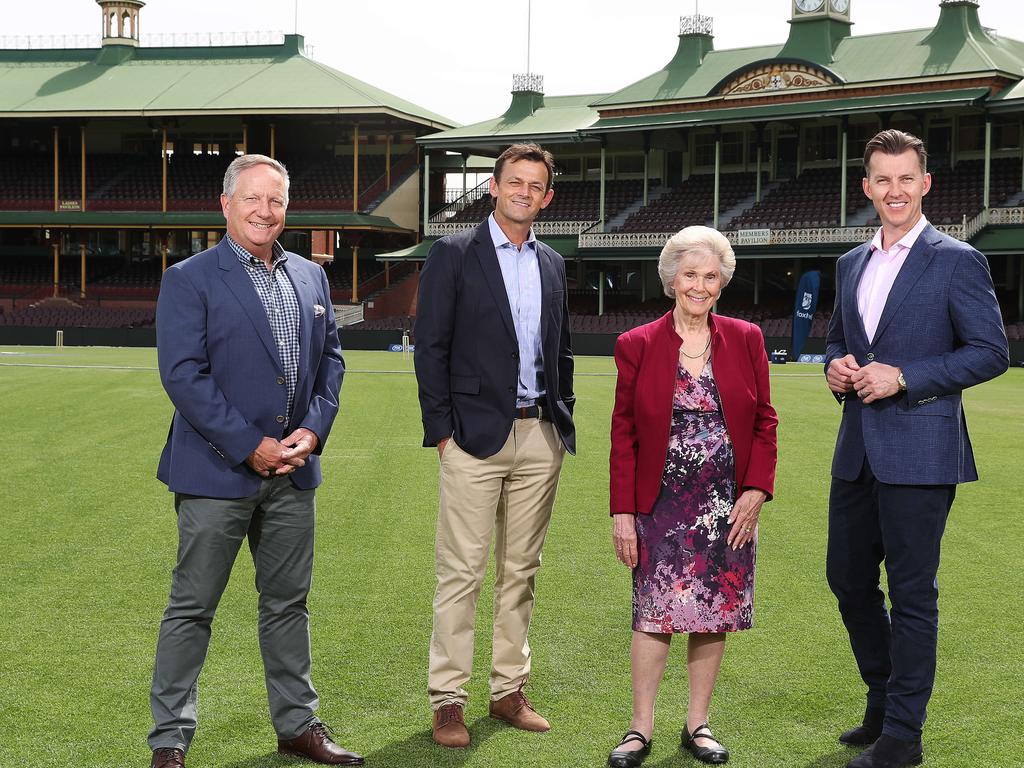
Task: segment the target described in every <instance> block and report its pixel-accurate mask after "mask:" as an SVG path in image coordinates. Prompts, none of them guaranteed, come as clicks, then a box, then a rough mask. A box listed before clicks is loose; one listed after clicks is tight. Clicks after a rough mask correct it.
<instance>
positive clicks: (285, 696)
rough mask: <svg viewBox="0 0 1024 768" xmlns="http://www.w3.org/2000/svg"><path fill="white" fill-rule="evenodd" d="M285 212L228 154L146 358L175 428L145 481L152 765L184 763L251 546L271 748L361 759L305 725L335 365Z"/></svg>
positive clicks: (262, 182) (273, 171)
mask: <svg viewBox="0 0 1024 768" xmlns="http://www.w3.org/2000/svg"><path fill="white" fill-rule="evenodd" d="M287 205H288V172H287V170H286V169H285V167H284V166H283V165H281V163H279V162H277V161H276V160H273V159H271V158H269V157H265V156H263V155H244V156H242V157H239V158H237V159H236V160H234V161H233V162H232V163H231V165H230V166H228V169H227V173H226V174H225V176H224V192H223V194H222V195H221V206H222V208H223V212H224V217H225V219H226V221H227V237H225V238H224V239H223V240H222V241H221V242H220V244H218V245H217V246H216V247H214V248H211V249H209V250H207V251H203V252H202V253H198V254H196V255H195V256H192V257H191V258H189V259H186V260H185V261H182V262H180V263H178V264H175V265H174V266H172V267H171V268H170V269H168V270H167V272H166V273H165V274H164V277H163V281H162V283H161V285H160V298H159V301H158V302H157V354H158V359H159V366H160V379H161V381H162V383H163V385H164V389H165V390H166V391H167V395H168V397H170V400H171V403H172V404H173V405H174V417H173V419H172V421H171V428H170V432H169V433H168V436H167V444H166V445H165V447H164V450H163V454H162V455H161V457H160V465H159V468H158V470H157V477H158V478H159V479H160V480H161V481H163V482H164V483H166V484H167V487H168V489H169V490H171V491H173V492H174V507H175V510H176V512H177V518H178V556H177V564H176V565H175V568H174V572H173V576H172V579H171V593H170V599H169V600H168V604H167V609H166V611H165V612H164V616H163V620H162V621H161V623H160V638H159V641H158V645H157V651H156V664H155V666H154V670H153V687H152V692H151V696H150V704H151V708H152V712H153V721H154V725H153V730H152V731H151V733H150V735H149V745H150V747H151V749H152V750H153V758H152V762H151V766H153V768H183V766H184V765H185V753H186V752H187V750H188V748H189V744H190V743H191V741H192V737H193V735H194V733H195V729H196V714H197V713H196V701H197V697H198V683H197V680H198V677H199V672H200V670H201V668H202V665H203V661H204V660H205V658H206V652H207V648H208V646H209V642H210V634H211V625H212V622H213V616H214V612H215V611H216V609H217V604H218V602H219V601H220V597H221V594H222V593H223V591H224V588H225V586H226V585H227V582H228V577H229V575H230V574H231V567H232V565H233V563H234V561H235V557H236V556H237V554H238V551H239V549H240V547H241V544H242V540H243V539H245V538H247V537H248V540H249V550H250V551H251V553H252V557H253V562H254V564H255V567H256V589H257V591H258V592H259V638H260V651H261V652H262V655H263V666H264V672H265V675H266V683H267V695H268V698H269V703H270V716H271V720H272V722H273V726H274V729H275V730H276V731H277V737H278V750H279V751H280V752H282V753H286V754H293V755H299V756H303V757H306V758H309V759H311V760H314V761H315V762H320V763H327V764H342V765H359V764H361V763H362V762H363V760H362V758H361V757H359V756H358V755H355V754H353V753H351V752H347V751H345V750H343V749H341V748H340V747H339V746H338V745H336V744H335V743H334V742H333V741H332V740H331V738H330V736H329V735H328V734H327V731H326V727H325V726H324V725H323V724H322V723H321V722H320V721H319V720H318V719H317V717H316V714H315V713H316V710H317V707H318V704H319V699H318V698H317V694H316V691H315V690H314V689H313V685H312V682H311V681H310V667H311V661H310V641H309V612H308V610H307V608H306V596H307V594H308V593H309V588H310V583H311V579H312V568H313V528H314V525H313V523H314V505H315V499H314V495H315V489H316V487H317V486H318V485H319V484H320V480H321V476H320V458H319V455H320V452H321V451H322V450H323V447H324V443H325V442H326V441H327V436H328V434H329V433H330V431H331V425H332V424H333V423H334V418H335V416H336V415H337V413H338V393H339V390H340V388H341V379H342V376H343V374H344V362H343V360H342V357H341V346H340V344H339V341H338V331H337V327H336V326H335V322H334V312H333V310H332V307H331V296H330V289H329V287H328V284H327V278H326V275H325V274H324V271H323V269H321V268H320V267H319V266H318V265H316V264H314V263H313V262H311V261H308V260H306V259H303V258H302V257H300V256H297V255H296V254H294V253H287V252H285V250H284V249H283V248H282V247H281V245H280V244H279V243H278V242H277V239H278V236H279V235H280V234H281V232H282V230H283V229H284V222H285V211H286V209H287Z"/></svg>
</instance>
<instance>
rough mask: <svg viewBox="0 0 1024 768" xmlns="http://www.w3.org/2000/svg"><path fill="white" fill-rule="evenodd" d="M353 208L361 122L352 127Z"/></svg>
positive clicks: (356, 207) (355, 207) (356, 194)
mask: <svg viewBox="0 0 1024 768" xmlns="http://www.w3.org/2000/svg"><path fill="white" fill-rule="evenodd" d="M352 210H353V211H358V210H359V123H356V124H355V125H354V127H353V129H352ZM352 287H353V288H355V286H352ZM353 301H355V299H353Z"/></svg>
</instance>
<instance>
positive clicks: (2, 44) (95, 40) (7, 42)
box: [0, 35, 102, 50]
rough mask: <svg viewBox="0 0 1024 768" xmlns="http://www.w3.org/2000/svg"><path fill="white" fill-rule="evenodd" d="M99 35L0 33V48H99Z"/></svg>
mask: <svg viewBox="0 0 1024 768" xmlns="http://www.w3.org/2000/svg"><path fill="white" fill-rule="evenodd" d="M101 39H102V38H101V37H100V36H99V35H0V49H5V50H12V49H16V50H37V49H47V50H51V49H55V48H65V49H74V48H99V47H100V41H101Z"/></svg>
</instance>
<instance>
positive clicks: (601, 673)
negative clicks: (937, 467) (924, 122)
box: [0, 347, 1024, 768]
mask: <svg viewBox="0 0 1024 768" xmlns="http://www.w3.org/2000/svg"><path fill="white" fill-rule="evenodd" d="M0 352H2V354H0V382H2V390H0V391H2V393H3V399H4V403H3V408H2V410H0V423H2V425H3V435H4V438H5V441H6V448H5V450H4V452H3V455H4V457H5V458H4V461H3V473H2V481H0V483H2V493H0V521H2V539H0V541H2V544H0V606H2V614H0V616H2V621H0V733H2V738H0V766H2V767H3V768H35V767H36V766H72V765H74V766H87V767H88V768H98V767H100V766H118V768H121V767H124V766H144V765H148V764H149V762H148V761H149V752H148V749H147V746H146V743H145V737H146V733H147V731H148V729H149V726H150V721H149V704H148V692H149V678H150V674H151V670H152V662H153V650H154V645H155V642H156V635H157V624H158V621H159V618H160V615H161V612H162V610H163V607H164V601H165V599H166V595H167V589H168V586H169V575H170V569H171V567H172V564H173V560H174V553H175V546H176V533H175V521H174V514H173V512H172V507H171V497H170V494H168V493H167V491H166V490H165V488H164V487H163V486H162V485H161V484H160V483H159V482H158V481H157V480H156V479H155V477H154V473H155V470H156V463H157V458H158V456H159V452H160V449H161V447H162V445H163V441H164V437H165V435H166V431H167V426H168V421H169V418H170V415H171V407H170V404H169V402H168V401H167V398H166V396H165V395H164V393H163V391H162V389H161V387H160V382H159V379H158V376H157V372H156V370H155V365H156V357H155V352H154V351H153V350H137V349H72V348H66V349H63V350H57V349H53V348H14V347H8V348H3V349H0ZM346 360H347V363H348V367H349V373H348V374H347V376H346V377H345V384H344V387H343V390H342V409H341V414H340V416H339V418H338V421H337V423H336V425H335V430H334V433H333V434H332V435H331V439H330V442H329V443H328V446H327V449H326V451H325V453H324V472H325V477H326V481H325V483H324V485H323V486H322V487H321V490H320V492H319V496H318V501H319V504H318V507H319V521H318V530H317V554H316V558H317V560H316V570H315V576H314V583H313V593H312V595H311V600H310V610H311V613H312V631H313V653H314V682H315V683H316V686H317V688H318V691H319V693H320V696H321V699H322V708H321V711H320V714H321V716H322V717H323V719H324V720H325V721H327V722H328V723H329V724H330V725H331V726H332V727H333V728H334V729H335V731H336V733H337V735H338V740H339V742H340V743H342V744H343V745H345V746H348V747H350V748H352V749H355V750H356V751H359V752H361V753H362V754H363V755H365V756H366V757H367V762H368V765H370V766H374V767H375V768H417V767H418V766H442V767H446V766H452V767H454V766H461V765H465V766H467V768H470V767H474V768H475V767H476V766H517V767H518V766H572V767H575V766H595V767H597V768H599V767H600V766H602V765H604V764H605V759H606V757H607V753H608V750H609V749H610V748H611V747H612V746H613V745H614V744H615V743H616V742H617V740H618V738H619V737H620V736H621V735H622V732H623V731H624V730H625V728H626V726H627V722H628V719H629V700H630V687H629V662H628V646H629V637H630V631H629V625H630V603H629V600H630V594H629V589H630V586H629V579H628V574H627V572H626V570H625V569H624V568H623V566H621V565H620V564H618V563H617V562H616V560H615V559H614V557H613V555H612V552H611V544H610V522H609V518H608V516H607V487H608V478H607V459H608V428H609V418H610V412H611V406H612V393H613V388H614V382H615V379H614V375H613V372H614V367H613V364H612V361H611V360H610V359H605V358H582V359H580V360H579V361H578V363H577V370H578V373H579V374H580V375H579V376H578V378H577V382H576V392H577V397H578V406H577V409H576V416H577V425H578V433H579V446H580V451H579V455H578V456H577V457H576V458H567V460H566V463H565V467H564V470H563V473H562V482H561V487H560V489H559V494H558V501H557V504H556V506H555V511H554V518H553V520H552V524H551V532H550V535H549V537H548V541H547V544H546V547H545V551H544V566H543V568H542V569H541V571H540V576H539V578H538V596H537V609H536V612H535V614H534V624H533V629H532V632H531V642H532V645H533V649H534V671H533V677H532V679H531V681H530V685H529V693H530V695H531V698H532V699H533V700H534V703H535V704H536V705H537V707H538V709H539V710H540V711H541V712H543V713H544V714H545V715H546V716H548V717H549V718H550V720H551V721H552V724H553V730H552V731H551V732H550V733H548V734H543V735H536V734H527V733H522V732H518V731H514V730H512V729H509V728H507V727H504V726H501V725H499V724H497V723H496V722H495V721H492V720H489V719H488V718H487V669H488V664H489V658H490V643H489V637H490V621H489V617H490V612H491V603H490V594H489V589H488V588H487V587H486V586H485V589H484V593H483V596H482V598H481V605H480V610H479V618H480V621H479V624H478V643H477V658H476V667H475V670H476V672H475V676H474V679H473V680H472V681H471V683H470V687H469V688H470V693H471V700H470V706H469V709H468V710H467V722H468V724H469V725H470V730H471V732H472V735H473V747H472V748H471V749H469V750H466V751H460V752H453V751H446V750H443V749H442V748H440V747H435V746H433V744H432V742H431V740H430V731H429V718H430V714H429V709H428V705H427V700H426V694H425V684H426V672H425V669H426V658H427V643H428V638H429V634H430V606H431V597H432V594H433V530H434V520H435V515H436V505H437V458H436V454H435V452H434V451H432V450H425V449H423V448H421V447H420V439H421V433H420V420H419V410H418V406H417V402H416V386H415V380H414V378H413V376H412V374H411V371H412V362H411V360H403V358H402V356H401V355H399V354H394V353H384V352H381V353H374V352H351V353H348V354H347V355H346ZM772 374H773V376H772V387H773V391H774V398H773V400H774V402H775V404H776V407H777V408H778V411H779V414H780V420H781V425H780V440H781V455H780V460H779V478H778V486H777V495H776V499H775V501H773V502H772V503H771V504H770V505H768V506H767V507H766V508H765V510H764V511H763V513H762V523H761V539H760V551H759V557H758V561H759V562H758V575H757V580H758V587H757V599H756V611H755V628H754V629H753V630H751V631H749V632H745V633H740V634H739V635H736V636H733V637H731V638H730V639H729V641H728V644H727V649H726V658H725V663H724V667H723V671H722V675H721V678H720V680H719V685H718V689H717V691H716V694H715V700H714V702H713V709H712V725H713V726H714V727H715V732H716V734H718V735H719V736H720V737H721V738H722V740H723V742H725V744H726V745H727V746H728V747H730V749H731V750H732V752H733V759H732V761H731V762H730V765H734V766H736V767H737V768H754V767H756V768H774V767H775V766H779V767H780V768H790V767H800V768H833V767H835V768H841V767H842V766H845V764H846V762H847V761H848V760H849V759H850V758H851V757H852V756H853V754H854V752H853V751H852V750H847V749H845V748H841V747H840V746H839V745H838V744H837V742H836V736H837V734H838V733H839V732H840V731H841V730H842V729H844V728H845V727H848V726H850V725H851V724H853V723H854V721H855V720H857V718H858V717H859V716H860V714H861V712H862V708H863V691H862V684H861V683H860V680H859V678H858V676H857V673H856V671H855V667H854V663H853V658H852V655H851V653H850V650H849V647H848V645H847V640H846V635H845V631H844V630H843V628H842V625H841V623H840V619H839V615H838V612H837V609H836V606H835V602H834V599H833V597H832V595H831V593H830V592H829V591H828V587H827V585H826V583H825V578H824V548H825V521H826V500H827V488H828V481H829V473H828V468H829V461H830V458H831V452H832V445H833V441H834V437H835V430H836V426H837V422H838V418H839V409H838V408H837V407H836V404H835V402H834V401H833V399H832V397H831V395H830V394H829V393H828V392H827V390H826V388H825V385H824V381H823V378H822V376H821V375H820V371H819V369H818V368H817V367H816V366H813V367H812V366H796V365H788V366H784V367H783V366H778V367H775V368H773V370H772ZM965 399H966V408H967V414H968V421H969V424H970V428H971V436H972V439H973V441H974V445H975V452H976V454H977V458H978V464H979V468H980V471H981V474H982V481H981V482H980V483H973V484H969V485H965V486H963V487H961V488H960V490H959V493H958V498H957V501H956V504H955V506H954V508H953V512H952V514H951V516H950V520H949V526H948V529H947V533H946V537H945V541H944V544H945V547H944V553H943V561H942V569H941V572H940V575H939V576H940V585H941V610H942V625H941V633H940V651H939V669H938V679H937V683H936V691H935V695H934V697H933V699H932V703H931V709H930V717H929V720H928V724H927V726H926V732H925V755H926V762H925V764H926V766H928V767H929V768H952V767H954V766H974V765H979V766H981V765H983V766H992V767H993V768H1012V767H1017V766H1021V765H1024V743H1022V739H1021V736H1020V724H1021V711H1022V710H1021V703H1020V701H1021V690H1022V688H1024V655H1022V651H1021V648H1022V646H1024V624H1022V618H1021V617H1022V615H1024V577H1022V575H1021V574H1022V569H1021V566H1022V558H1021V545H1022V542H1024V535H1022V534H1024V523H1022V515H1021V502H1020V498H1019V496H1020V494H1019V491H1018V489H1019V487H1020V480H1021V476H1022V475H1024V451H1022V449H1021V446H1022V435H1024V371H1022V370H1011V371H1010V372H1008V373H1007V374H1006V375H1004V376H1002V377H1001V378H1000V379H998V380H996V381H994V382H991V383H989V384H986V385H984V386H982V387H978V388H976V389H973V390H971V391H969V392H968V393H967V395H966V398H965ZM255 607H256V596H255V593H254V590H253V570H252V563H251V560H250V559H249V557H248V552H247V550H246V549H245V548H243V550H242V554H241V555H240V557H239V560H238V562H237V565H236V568H235V571H234V574H233V577H232V583H231V584H230V586H229V587H228V591H227V593H226V594H225V597H224V600H223V602H222V603H221V607H220V610H219V613H218V615H217V619H216V622H215V624H214V636H213V643H212V646H211V650H210V655H209V658H208V660H207V663H206V667H205V670H204V672H203V675H202V679H201V688H202V693H201V697H200V726H199V731H198V733H197V736H196V740H195V742H194V744H193V748H192V750H191V752H190V753H189V758H188V764H189V766H190V768H201V767H203V766H217V768H243V767H245V768H257V767H260V766H291V765H295V766H297V765H299V764H301V763H300V761H297V760H294V759H289V758H283V757H278V756H277V755H276V753H275V747H276V742H275V740H274V733H273V730H272V729H271V727H270V724H269V718H268V715H267V711H266V698H265V691H264V684H263V674H262V669H261V666H260V661H259V652H258V648H257V639H256V610H255ZM684 650H685V644H684V643H681V642H680V643H677V644H676V647H675V648H674V649H673V653H672V657H671V661H670V669H669V672H668V675H667V677H666V680H665V682H664V684H663V687H662V691H661V696H660V698H659V708H658V718H657V724H656V728H655V734H654V751H653V753H652V756H651V758H649V760H648V763H647V764H648V765H651V766H657V767H658V768H669V767H670V766H693V765H697V763H696V762H695V761H693V760H692V759H691V758H690V757H689V756H688V755H687V754H685V753H681V752H680V751H679V746H678V734H679V728H680V726H681V724H682V723H683V718H684V708H685V702H686V696H685V683H686V680H685V665H684V655H683V652H684ZM976 750H978V751H980V752H981V753H983V754H984V758H983V759H975V758H974V757H973V756H972V755H973V754H974V753H975V751H976Z"/></svg>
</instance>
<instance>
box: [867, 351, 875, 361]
mask: <svg viewBox="0 0 1024 768" xmlns="http://www.w3.org/2000/svg"><path fill="white" fill-rule="evenodd" d="M874 359H875V353H874V352H868V360H874Z"/></svg>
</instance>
